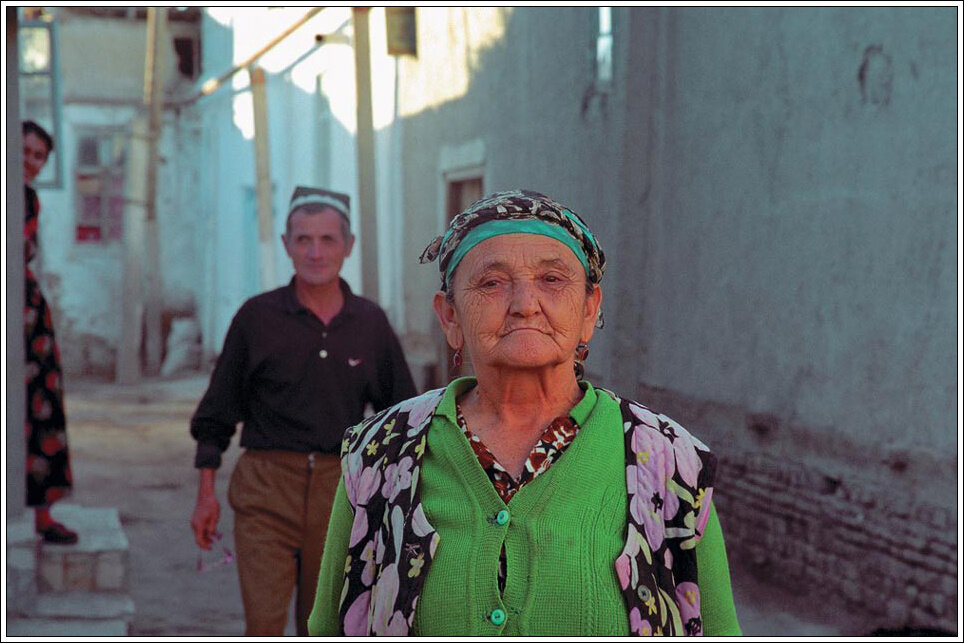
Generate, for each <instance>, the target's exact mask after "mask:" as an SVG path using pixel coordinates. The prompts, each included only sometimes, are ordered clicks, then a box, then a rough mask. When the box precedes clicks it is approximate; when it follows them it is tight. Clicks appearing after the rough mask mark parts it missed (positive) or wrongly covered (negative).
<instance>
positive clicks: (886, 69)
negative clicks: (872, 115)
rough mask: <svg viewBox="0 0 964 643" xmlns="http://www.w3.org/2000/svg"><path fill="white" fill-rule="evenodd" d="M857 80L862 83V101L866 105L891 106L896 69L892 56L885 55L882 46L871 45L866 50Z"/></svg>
mask: <svg viewBox="0 0 964 643" xmlns="http://www.w3.org/2000/svg"><path fill="white" fill-rule="evenodd" d="M857 80H858V82H859V83H860V99H861V101H862V102H863V103H864V104H867V103H870V104H871V105H882V106H883V105H889V104H890V94H891V91H892V89H893V85H894V68H893V63H892V61H891V59H890V56H889V55H887V54H885V53H884V48H883V47H882V46H881V45H871V46H869V47H867V48H866V49H865V50H864V59H863V62H861V63H860V70H859V71H858V72H857Z"/></svg>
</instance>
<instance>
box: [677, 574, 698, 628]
mask: <svg viewBox="0 0 964 643" xmlns="http://www.w3.org/2000/svg"><path fill="white" fill-rule="evenodd" d="M676 604H677V605H679V615H680V620H681V621H682V622H683V628H684V629H685V630H686V633H687V634H700V633H701V632H702V630H703V625H702V621H701V619H700V589H699V587H698V586H697V585H696V583H691V582H688V581H685V582H682V583H680V584H679V585H677V586H676Z"/></svg>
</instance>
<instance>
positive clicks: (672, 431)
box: [631, 404, 706, 487]
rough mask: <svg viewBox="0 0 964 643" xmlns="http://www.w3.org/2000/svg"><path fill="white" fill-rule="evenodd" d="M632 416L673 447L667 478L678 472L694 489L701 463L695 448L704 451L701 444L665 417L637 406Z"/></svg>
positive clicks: (633, 409) (634, 407)
mask: <svg viewBox="0 0 964 643" xmlns="http://www.w3.org/2000/svg"><path fill="white" fill-rule="evenodd" d="M631 408H632V411H633V415H635V416H636V417H637V418H638V419H639V421H640V422H642V423H643V424H644V425H646V426H648V427H650V428H651V429H654V430H655V431H656V432H657V433H659V434H660V435H662V436H663V437H664V438H666V440H667V441H668V442H669V443H670V444H672V445H673V455H674V456H675V458H674V461H673V465H675V466H674V467H673V469H672V470H669V471H668V475H669V477H672V476H673V473H675V472H676V471H678V472H679V474H680V477H681V478H682V479H683V481H684V482H685V483H686V484H688V485H689V486H691V487H695V486H696V483H697V479H698V476H699V472H700V467H701V466H702V463H701V462H700V457H699V456H698V455H697V454H696V448H702V450H704V451H705V450H706V447H705V446H704V445H703V443H702V442H699V441H698V440H695V439H694V438H693V436H691V435H690V434H689V432H688V431H687V430H686V429H684V428H683V427H682V426H680V425H679V424H678V423H677V422H676V421H675V420H673V419H672V418H668V417H666V416H665V415H656V414H655V413H653V412H652V411H650V410H649V409H647V408H644V407H642V406H639V405H636V404H634V405H632V407H631ZM694 447H695V448H694Z"/></svg>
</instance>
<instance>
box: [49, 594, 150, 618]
mask: <svg viewBox="0 0 964 643" xmlns="http://www.w3.org/2000/svg"><path fill="white" fill-rule="evenodd" d="M31 616H32V617H34V618H40V619H68V620H81V619H88V620H96V621H113V620H123V621H129V620H130V619H131V618H133V617H134V600H133V599H132V598H131V597H130V596H128V595H126V594H103V593H98V592H63V593H61V594H41V595H40V596H39V597H38V598H37V605H36V607H35V608H34V610H32V612H31Z"/></svg>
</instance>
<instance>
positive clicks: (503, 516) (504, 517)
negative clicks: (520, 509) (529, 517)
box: [495, 509, 509, 525]
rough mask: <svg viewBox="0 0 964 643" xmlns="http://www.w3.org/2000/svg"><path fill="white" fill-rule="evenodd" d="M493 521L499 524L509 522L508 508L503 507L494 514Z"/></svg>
mask: <svg viewBox="0 0 964 643" xmlns="http://www.w3.org/2000/svg"><path fill="white" fill-rule="evenodd" d="M495 521H496V522H497V523H499V524H500V525H504V524H505V523H507V522H509V510H508V509H503V510H501V511H500V512H499V513H497V514H495Z"/></svg>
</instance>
